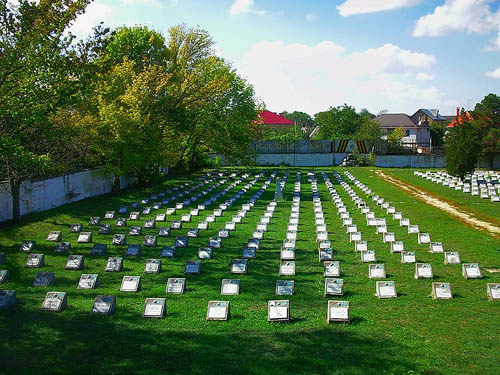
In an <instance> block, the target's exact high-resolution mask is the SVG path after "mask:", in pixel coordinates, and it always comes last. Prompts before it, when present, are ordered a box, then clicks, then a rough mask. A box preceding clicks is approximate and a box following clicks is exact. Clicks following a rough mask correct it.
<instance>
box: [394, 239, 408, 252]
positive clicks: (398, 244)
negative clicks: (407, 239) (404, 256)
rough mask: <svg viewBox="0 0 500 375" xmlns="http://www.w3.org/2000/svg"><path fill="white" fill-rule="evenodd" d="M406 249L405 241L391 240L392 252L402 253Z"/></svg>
mask: <svg viewBox="0 0 500 375" xmlns="http://www.w3.org/2000/svg"><path fill="white" fill-rule="evenodd" d="M404 250H405V246H404V242H403V241H395V242H391V253H401V252H402V251H404Z"/></svg>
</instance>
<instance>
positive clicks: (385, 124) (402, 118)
mask: <svg viewBox="0 0 500 375" xmlns="http://www.w3.org/2000/svg"><path fill="white" fill-rule="evenodd" d="M374 120H375V121H377V122H378V123H379V124H380V127H381V128H398V127H400V126H401V127H403V128H404V129H409V128H417V124H415V123H414V122H413V120H412V119H411V118H410V116H408V115H407V114H404V113H384V114H382V115H378V116H377V117H375V119H374Z"/></svg>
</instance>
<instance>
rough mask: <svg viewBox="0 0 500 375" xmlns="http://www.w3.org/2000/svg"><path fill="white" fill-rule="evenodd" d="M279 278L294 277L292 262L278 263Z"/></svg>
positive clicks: (293, 264)
mask: <svg viewBox="0 0 500 375" xmlns="http://www.w3.org/2000/svg"><path fill="white" fill-rule="evenodd" d="M280 276H295V262H294V261H282V262H280Z"/></svg>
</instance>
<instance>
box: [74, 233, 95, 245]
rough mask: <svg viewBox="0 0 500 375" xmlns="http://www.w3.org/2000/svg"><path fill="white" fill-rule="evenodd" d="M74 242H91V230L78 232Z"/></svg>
mask: <svg viewBox="0 0 500 375" xmlns="http://www.w3.org/2000/svg"><path fill="white" fill-rule="evenodd" d="M76 242H78V243H91V242H92V232H80V234H79V235H78V239H77V241H76Z"/></svg>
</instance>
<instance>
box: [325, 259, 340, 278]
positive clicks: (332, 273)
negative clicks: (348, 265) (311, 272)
mask: <svg viewBox="0 0 500 375" xmlns="http://www.w3.org/2000/svg"><path fill="white" fill-rule="evenodd" d="M323 269H324V272H323V275H324V276H325V277H339V276H340V262H339V261H326V262H324V263H323Z"/></svg>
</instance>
